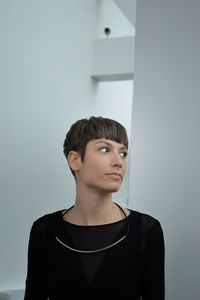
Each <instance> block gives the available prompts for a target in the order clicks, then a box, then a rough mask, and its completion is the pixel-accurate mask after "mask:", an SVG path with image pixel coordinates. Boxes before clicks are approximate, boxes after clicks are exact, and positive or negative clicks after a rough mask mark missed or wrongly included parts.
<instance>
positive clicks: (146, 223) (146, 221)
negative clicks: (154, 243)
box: [129, 209, 161, 233]
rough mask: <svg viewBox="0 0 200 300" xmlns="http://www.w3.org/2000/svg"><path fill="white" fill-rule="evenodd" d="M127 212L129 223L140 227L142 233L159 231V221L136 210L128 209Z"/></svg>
mask: <svg viewBox="0 0 200 300" xmlns="http://www.w3.org/2000/svg"><path fill="white" fill-rule="evenodd" d="M129 211H130V214H129V218H130V223H131V224H133V225H134V226H136V225H137V226H139V227H141V228H142V230H143V231H144V232H146V233H149V232H151V231H152V230H153V229H155V228H160V229H161V224H160V221H159V220H158V219H157V218H156V217H154V216H152V215H150V214H146V213H142V212H140V211H136V210H131V209H129Z"/></svg>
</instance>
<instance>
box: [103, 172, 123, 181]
mask: <svg viewBox="0 0 200 300" xmlns="http://www.w3.org/2000/svg"><path fill="white" fill-rule="evenodd" d="M106 175H107V176H109V177H110V178H112V179H115V180H119V179H120V180H122V175H121V173H119V172H110V173H106Z"/></svg>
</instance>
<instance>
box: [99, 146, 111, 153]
mask: <svg viewBox="0 0 200 300" xmlns="http://www.w3.org/2000/svg"><path fill="white" fill-rule="evenodd" d="M99 151H101V152H103V153H108V152H110V149H109V147H101V148H100V149H99Z"/></svg>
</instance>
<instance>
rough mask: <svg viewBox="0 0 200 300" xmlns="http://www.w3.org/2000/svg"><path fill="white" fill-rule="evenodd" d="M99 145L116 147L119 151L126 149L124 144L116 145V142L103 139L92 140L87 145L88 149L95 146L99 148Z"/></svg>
mask: <svg viewBox="0 0 200 300" xmlns="http://www.w3.org/2000/svg"><path fill="white" fill-rule="evenodd" d="M100 145H107V146H110V147H117V148H120V149H122V148H123V149H127V147H126V146H125V145H124V144H121V143H118V142H116V141H113V140H110V139H105V138H101V139H94V140H91V141H89V142H88V143H87V146H88V147H95V146H100Z"/></svg>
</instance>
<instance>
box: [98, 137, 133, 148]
mask: <svg viewBox="0 0 200 300" xmlns="http://www.w3.org/2000/svg"><path fill="white" fill-rule="evenodd" d="M114 142H115V141H114ZM101 143H104V144H107V145H108V146H110V147H113V144H112V143H110V142H108V141H107V140H103V139H102V140H99V141H97V142H96V144H101ZM116 143H117V142H116ZM118 144H120V143H118ZM120 150H128V148H127V147H126V146H122V147H120Z"/></svg>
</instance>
